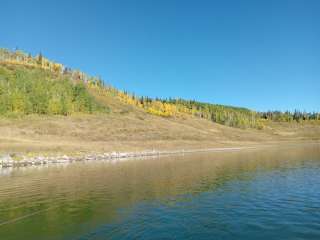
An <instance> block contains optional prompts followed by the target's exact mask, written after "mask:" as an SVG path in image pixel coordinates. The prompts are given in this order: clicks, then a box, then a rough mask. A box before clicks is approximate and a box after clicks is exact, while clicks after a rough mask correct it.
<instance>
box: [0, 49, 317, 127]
mask: <svg viewBox="0 0 320 240" xmlns="http://www.w3.org/2000/svg"><path fill="white" fill-rule="evenodd" d="M92 89H95V90H98V93H99V94H100V95H101V96H104V95H110V94H111V95H112V96H114V97H115V98H117V99H118V100H120V101H121V102H123V103H125V104H129V105H132V106H135V107H139V108H141V109H143V110H144V111H146V112H147V113H150V114H153V115H157V116H161V117H185V116H193V117H197V118H203V119H207V120H210V121H212V122H216V123H219V124H223V125H227V126H231V127H238V128H247V127H250V128H258V129H261V128H263V127H264V122H265V121H281V122H292V121H296V122H303V121H311V120H314V121H319V120H320V114H319V113H308V112H301V111H298V110H296V111H294V112H290V111H286V112H281V111H268V112H255V111H252V110H250V109H247V108H240V107H232V106H225V105H219V104H211V103H203V102H198V101H195V100H184V99H180V98H178V99H174V98H169V99H161V98H154V99H153V98H150V97H144V96H136V95H135V94H129V93H128V92H126V91H120V90H118V89H116V88H114V87H112V86H107V85H105V84H104V82H103V81H102V79H101V78H100V77H92V76H89V75H87V74H85V73H83V72H81V71H79V70H72V69H70V68H67V67H65V66H64V65H62V64H59V63H55V62H53V61H50V60H48V59H47V58H45V57H44V56H42V54H38V55H37V56H34V57H33V56H31V54H26V53H24V52H22V51H19V50H17V51H14V52H11V51H9V50H6V49H0V115H10V114H17V113H19V114H57V115H70V114H72V113H75V112H84V113H95V112H106V111H109V110H108V106H105V105H104V104H101V103H100V102H99V101H97V100H96V99H95V98H94V97H93V96H92V95H91V94H90V90H92Z"/></svg>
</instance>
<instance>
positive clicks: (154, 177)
mask: <svg viewBox="0 0 320 240" xmlns="http://www.w3.org/2000/svg"><path fill="white" fill-rule="evenodd" d="M0 239H1V240H17V239H19V240H20V239H23V240H25V239H30V240H38V239H39V240H46V239H57V240H58V239H59V240H60V239H62V240H63V239H75V240H80V239H81V240H83V239H95V240H97V239H320V145H317V144H310V145H291V146H282V147H273V148H270V147H269V148H263V149H256V150H246V151H235V152H228V153H227V152H224V153H222V152H220V153H217V152H215V153H214V152H212V153H201V154H190V155H185V156H171V157H163V158H155V159H144V160H141V159H140V160H130V161H122V162H113V163H107V162H82V163H74V164H69V165H53V166H48V167H28V168H21V169H2V170H0Z"/></svg>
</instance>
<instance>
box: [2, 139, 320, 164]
mask: <svg viewBox="0 0 320 240" xmlns="http://www.w3.org/2000/svg"><path fill="white" fill-rule="evenodd" d="M301 144H308V145H309V144H320V142H319V141H317V140H316V141H297V142H274V143H264V144H257V145H253V146H239V147H215V148H203V149H189V150H186V149H180V150H171V151H160V150H151V151H150V150H146V151H139V152H110V153H97V154H85V155H83V156H76V157H75V156H68V155H66V154H64V155H57V156H50V157H47V156H42V155H40V154H39V155H37V156H34V157H27V156H26V155H21V156H20V157H21V159H20V160H15V159H14V158H13V157H11V156H10V155H9V154H7V155H4V156H0V168H17V167H26V166H40V165H51V164H59V163H73V162H84V161H107V162H113V161H115V162H118V161H122V160H130V159H141V158H143V159H147V158H153V157H160V156H169V155H181V154H192V153H204V152H233V151H241V150H250V149H258V148H266V147H276V146H294V145H301Z"/></svg>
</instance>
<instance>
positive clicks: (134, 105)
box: [0, 50, 320, 153]
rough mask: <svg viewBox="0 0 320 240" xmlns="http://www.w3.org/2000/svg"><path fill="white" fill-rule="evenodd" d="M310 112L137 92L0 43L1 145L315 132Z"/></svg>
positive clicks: (61, 146) (208, 143)
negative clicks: (259, 108)
mask: <svg viewBox="0 0 320 240" xmlns="http://www.w3.org/2000/svg"><path fill="white" fill-rule="evenodd" d="M317 114H318V113H316V114H314V115H312V114H306V113H299V112H295V113H282V112H268V113H257V112H254V111H251V110H249V109H246V108H237V107H231V106H223V105H216V104H210V103H201V102H197V101H189V100H183V99H151V98H149V97H142V96H140V97H139V96H135V95H134V94H128V93H126V92H124V91H120V90H118V89H115V88H113V87H111V86H108V85H106V84H104V82H103V81H102V80H101V79H99V78H96V77H91V76H88V75H86V74H84V73H83V72H81V71H78V70H72V69H69V68H66V67H65V66H63V65H62V64H58V63H54V62H51V61H49V60H47V59H46V58H44V57H43V56H41V55H38V56H36V57H32V56H30V55H27V54H25V53H22V52H10V51H7V50H0V133H1V134H0V153H2V152H5V153H8V152H9V153H10V152H13V153H15V152H23V153H28V152H51V153H79V152H80V153H81V152H105V151H139V150H145V149H190V148H209V147H225V146H248V145H254V144H265V143H270V142H279V141H300V140H320V124H319V122H320V121H318V120H316V119H317V118H318V119H319V114H318V115H317ZM244 128H245V129H244Z"/></svg>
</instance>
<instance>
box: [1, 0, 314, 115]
mask: <svg viewBox="0 0 320 240" xmlns="http://www.w3.org/2000/svg"><path fill="white" fill-rule="evenodd" d="M0 6H1V7H0V12H1V14H0V47H5V48H9V49H14V48H16V47H18V48H19V49H22V50H25V51H27V52H31V53H32V54H36V53H38V52H40V51H41V52H42V53H43V54H44V55H45V56H47V57H48V58H50V59H53V60H56V61H58V62H61V63H64V64H65V65H67V66H70V67H72V68H77V69H81V70H83V71H85V72H87V73H88V74H91V75H99V76H101V77H102V78H103V79H104V80H105V82H107V83H110V84H112V85H114V86H116V87H118V88H120V89H125V90H127V91H129V92H134V93H136V94H138V95H147V96H152V97H156V96H158V97H183V98H187V99H196V100H200V101H206V102H212V103H220V104H228V105H236V106H244V107H249V108H252V109H256V110H268V109H272V110H273V109H280V110H286V109H289V110H293V109H295V108H297V109H300V110H307V111H313V110H316V111H320V14H319V12H320V1H317V0H314V1H313V0H265V1H263V0H261V1H256V0H251V1H249V0H243V1H241V0H234V1H230V0H223V1H222V0H221V1H214V0H210V1H204V0H198V1H196V0H194V1H187V0H180V1H175V0H140V1H139V0H136V1H134V0H127V1H123V0H115V1H103V0H101V1H98V0H85V1H59V0H55V1H44V0H42V1H40V0H39V1H35V0H29V1H22V0H21V1H15V0H10V1H9V0H2V1H1V4H0Z"/></svg>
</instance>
